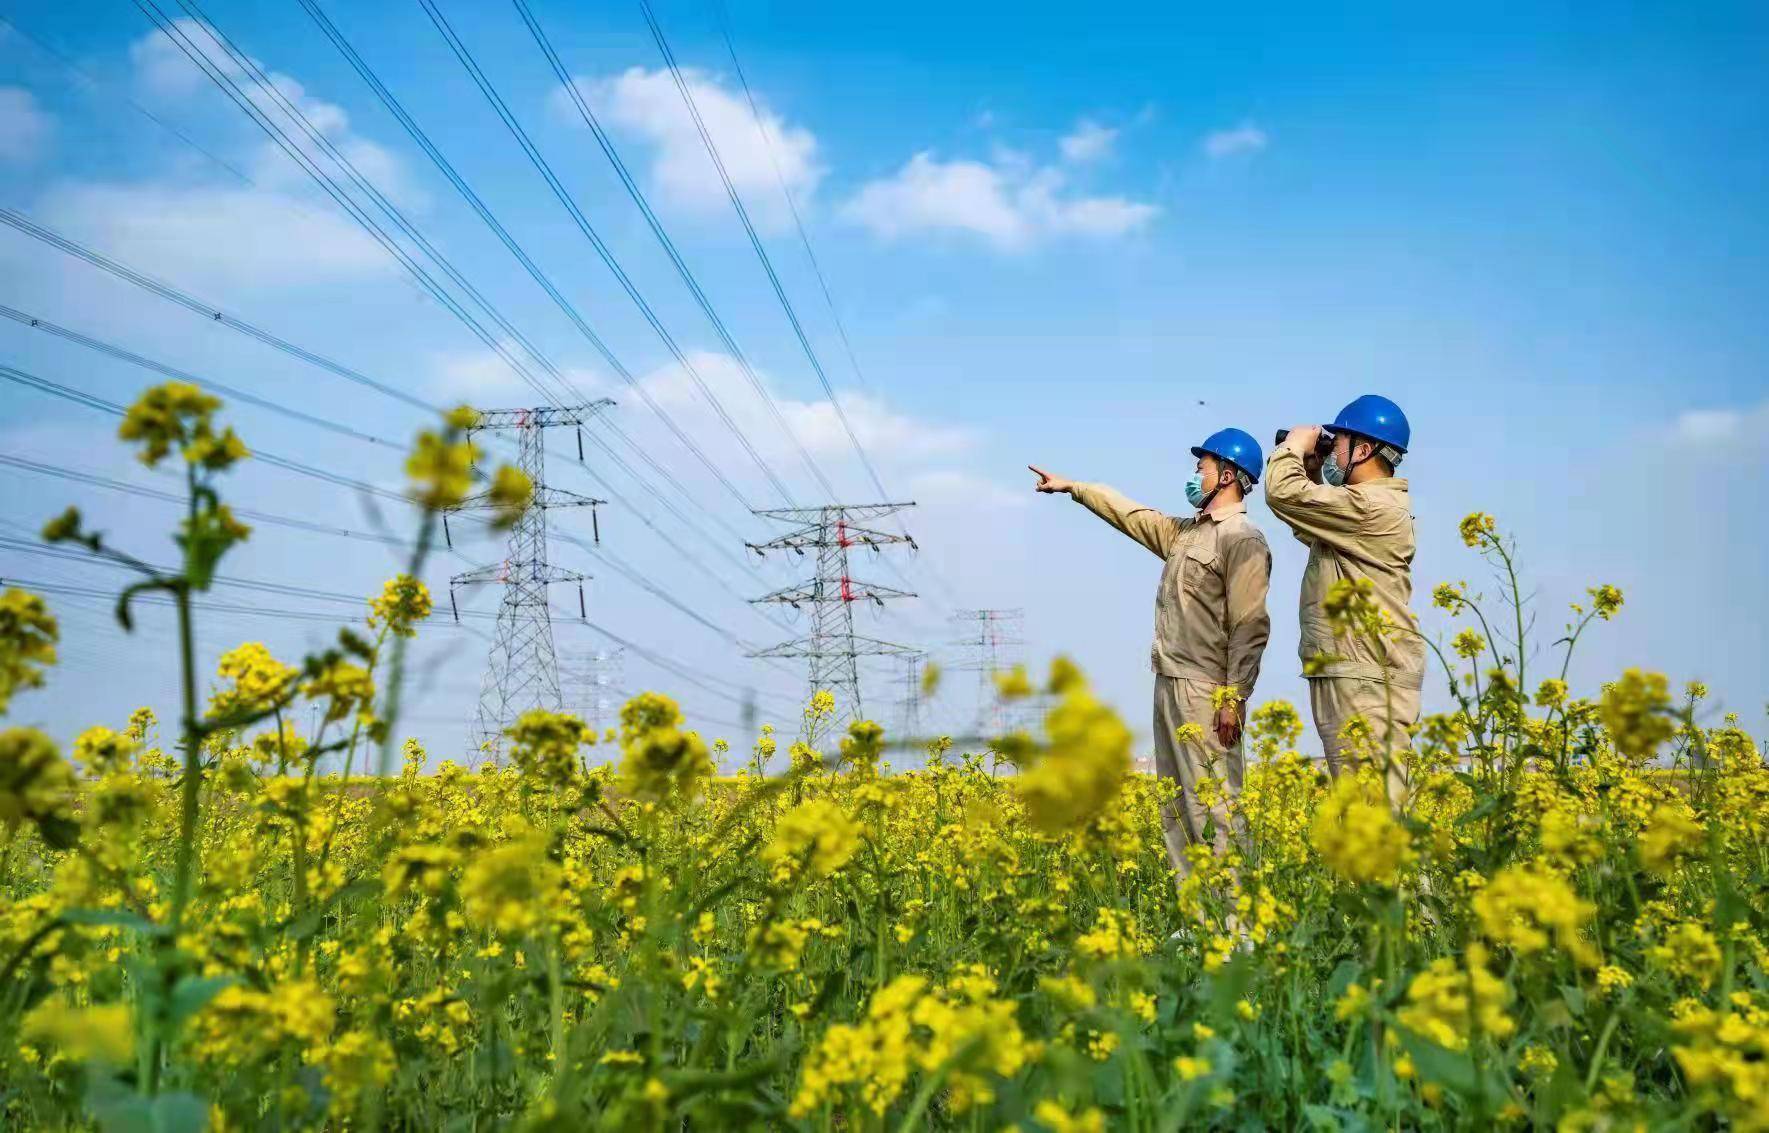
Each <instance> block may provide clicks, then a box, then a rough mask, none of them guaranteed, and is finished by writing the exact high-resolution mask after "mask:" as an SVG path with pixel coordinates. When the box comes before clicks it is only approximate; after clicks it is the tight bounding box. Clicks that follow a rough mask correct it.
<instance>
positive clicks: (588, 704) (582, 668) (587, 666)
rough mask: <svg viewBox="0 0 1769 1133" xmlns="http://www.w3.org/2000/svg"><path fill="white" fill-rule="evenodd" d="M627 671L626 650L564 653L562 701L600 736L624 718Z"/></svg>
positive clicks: (561, 671)
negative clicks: (622, 704) (621, 716)
mask: <svg viewBox="0 0 1769 1133" xmlns="http://www.w3.org/2000/svg"><path fill="white" fill-rule="evenodd" d="M625 668H626V650H624V649H597V650H595V651H594V652H590V653H561V654H560V655H559V679H560V699H561V700H562V702H563V703H564V704H565V706H566V708H568V709H571V710H573V711H575V712H576V713H577V714H578V716H579V717H580V718H581V719H582V720H583V722H584V723H586V724H588V725H589V726H590V727H591V728H592V729H594V730H595V731H596V732H598V733H600V732H601V731H602V730H603V729H604V728H611V727H613V726H614V722H615V720H616V719H617V718H618V716H619V714H620V700H621V693H620V686H621V685H622V684H623V683H624V682H623V674H624V672H625Z"/></svg>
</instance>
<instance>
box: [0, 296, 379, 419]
mask: <svg viewBox="0 0 1769 1133" xmlns="http://www.w3.org/2000/svg"><path fill="white" fill-rule="evenodd" d="M0 317H4V318H8V319H11V320H12V321H13V322H16V323H22V324H23V325H25V326H28V327H31V328H33V329H36V330H40V331H43V332H44V333H46V334H52V335H54V336H56V337H57V338H60V339H64V340H66V341H68V342H72V343H75V344H77V345H80V346H84V347H86V348H87V349H88V350H96V351H98V352H99V353H101V354H108V355H110V356H111V357H113V358H116V359H118V360H119V361H123V362H128V363H130V364H131V365H134V366H140V367H141V368H142V369H144V370H151V371H153V372H154V373H156V374H159V375H161V376H162V377H167V378H171V379H173V380H174V381H181V382H189V383H191V384H192V385H195V386H199V387H201V388H203V389H206V390H211V391H213V392H215V393H220V394H225V395H226V396H228V397H230V398H232V399H234V400H235V401H242V402H245V403H246V404H247V405H255V406H257V407H258V408H260V409H268V410H270V411H271V412H272V413H280V414H281V415H283V416H284V417H288V418H290V419H292V420H296V421H304V422H306V423H307V424H309V425H313V426H315V427H316V428H320V429H325V430H327V431H329V432H333V433H337V434H338V435H340V436H345V437H349V438H351V439H352V440H358V441H362V442H364V443H366V444H371V445H380V446H382V447H384V448H393V449H398V450H400V451H401V452H404V451H408V450H407V446H405V445H402V444H397V443H395V442H393V441H388V440H383V439H382V438H380V437H377V436H374V435H373V434H370V433H365V432H362V431H361V430H360V429H353V428H351V427H350V426H349V425H343V424H339V423H338V422H336V421H332V420H328V419H326V418H324V417H316V416H314V415H313V414H311V413H304V412H302V411H301V410H299V409H292V408H290V407H289V406H287V405H280V404H278V403H277V402H274V401H270V400H268V399H266V398H262V397H259V396H257V395H256V394H251V393H247V392H246V391H245V390H242V389H239V388H238V387H235V386H230V385H226V384H224V383H222V382H218V381H215V380H213V379H211V378H199V377H197V376H196V375H195V374H190V373H186V372H185V371H183V370H177V369H174V368H172V367H171V366H168V365H166V364H165V363H163V362H155V361H154V360H153V359H151V358H146V357H143V356H142V355H140V354H136V353H134V352H133V351H129V350H125V349H123V348H122V347H120V346H112V345H111V344H110V343H108V342H101V341H99V340H98V339H96V338H92V337H90V336H89V335H84V334H81V333H80V332H79V331H76V330H70V329H69V328H67V327H64V326H59V325H57V324H55V323H52V322H50V321H49V320H47V319H43V318H39V317H37V316H36V315H29V314H26V313H25V312H23V311H20V310H17V309H15V308H13V307H8V306H6V305H5V304H0Z"/></svg>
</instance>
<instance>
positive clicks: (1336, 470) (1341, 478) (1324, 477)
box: [1321, 452, 1345, 488]
mask: <svg viewBox="0 0 1769 1133" xmlns="http://www.w3.org/2000/svg"><path fill="white" fill-rule="evenodd" d="M1321 482H1322V483H1324V484H1327V485H1329V486H1331V487H1334V488H1343V487H1345V469H1343V468H1341V467H1339V454H1338V453H1336V452H1330V453H1328V454H1327V459H1325V460H1323V461H1321Z"/></svg>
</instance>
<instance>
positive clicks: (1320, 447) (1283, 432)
mask: <svg viewBox="0 0 1769 1133" xmlns="http://www.w3.org/2000/svg"><path fill="white" fill-rule="evenodd" d="M1289 435H1290V430H1288V429H1279V430H1278V440H1277V443H1278V444H1283V443H1284V440H1285V438H1287V437H1288V436H1289ZM1314 451H1315V453H1316V455H1318V456H1321V457H1325V456H1326V455H1327V454H1328V453H1329V452H1331V451H1333V431H1332V430H1331V429H1322V430H1321V431H1320V432H1319V433H1317V434H1316V435H1315V439H1314Z"/></svg>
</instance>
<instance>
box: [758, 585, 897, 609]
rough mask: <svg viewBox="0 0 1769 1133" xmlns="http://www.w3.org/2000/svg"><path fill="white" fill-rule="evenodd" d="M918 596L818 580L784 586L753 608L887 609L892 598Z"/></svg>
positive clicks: (871, 586) (766, 595)
mask: <svg viewBox="0 0 1769 1133" xmlns="http://www.w3.org/2000/svg"><path fill="white" fill-rule="evenodd" d="M915 597H918V595H916V594H915V593H913V592H912V591H908V590H898V589H897V588H895V587H893V586H879V585H877V584H875V583H870V582H861V581H860V580H859V579H845V580H839V581H837V582H836V583H835V584H834V585H833V586H824V585H823V584H822V582H821V581H820V580H818V579H809V580H807V581H805V582H795V583H793V584H792V585H791V586H783V587H781V588H780V589H779V590H776V591H774V592H773V593H771V594H764V595H762V596H761V597H760V598H751V599H750V602H751V604H755V603H760V602H778V603H783V604H785V605H788V606H792V607H794V608H797V607H798V606H800V605H808V604H812V603H817V602H877V603H878V604H879V605H881V606H882V605H884V603H885V601H886V600H887V599H891V598H915Z"/></svg>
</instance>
